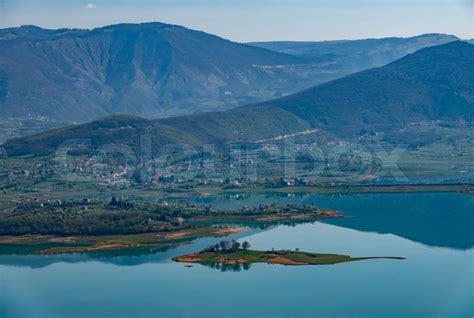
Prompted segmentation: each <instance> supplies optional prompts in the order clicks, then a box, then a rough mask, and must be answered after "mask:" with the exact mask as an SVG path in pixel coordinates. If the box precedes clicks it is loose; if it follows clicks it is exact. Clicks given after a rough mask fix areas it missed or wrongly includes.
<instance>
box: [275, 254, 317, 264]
mask: <svg viewBox="0 0 474 318" xmlns="http://www.w3.org/2000/svg"><path fill="white" fill-rule="evenodd" d="M267 263H269V264H279V265H308V263H305V262H296V261H293V260H291V259H288V258H285V257H282V256H276V257H272V258H269V259H267Z"/></svg>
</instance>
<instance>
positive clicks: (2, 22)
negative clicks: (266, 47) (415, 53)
mask: <svg viewBox="0 0 474 318" xmlns="http://www.w3.org/2000/svg"><path fill="white" fill-rule="evenodd" d="M152 21H159V22H165V23H171V24H178V25H182V26H185V27H188V28H191V29H197V30H202V31H205V32H208V33H212V34H216V35H219V36H221V37H224V38H227V39H230V40H233V41H238V42H250V41H274V40H295V41H296V40H298V41H319V40H338V39H360V38H380V37H388V36H403V37H406V36H414V35H419V34H423V33H447V34H453V35H456V36H458V37H460V38H463V39H471V38H474V0H360V1H350V0H86V1H80V0H62V1H60V0H0V28H5V27H15V26H20V25H25V24H28V25H37V26H41V27H45V28H64V27H68V28H94V27H100V26H104V25H109V24H116V23H121V22H152Z"/></svg>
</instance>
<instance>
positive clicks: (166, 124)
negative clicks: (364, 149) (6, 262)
mask: <svg viewBox="0 0 474 318" xmlns="http://www.w3.org/2000/svg"><path fill="white" fill-rule="evenodd" d="M473 118H474V46H473V45H471V44H468V43H466V42H459V41H457V42H452V43H449V44H444V45H440V46H435V47H430V48H425V49H422V50H420V51H417V52H415V53H413V54H411V55H408V56H406V57H404V58H402V59H399V60H397V61H395V62H393V63H391V64H389V65H386V66H383V67H380V68H375V69H371V70H368V71H363V72H360V73H357V74H353V75H349V76H346V77H344V78H341V79H338V80H335V81H332V82H329V83H325V84H321V85H318V86H315V87H313V88H310V89H307V90H305V91H303V92H300V93H297V94H294V95H291V96H287V97H284V98H280V99H276V100H273V101H269V102H265V103H262V104H255V105H250V106H243V107H238V108H236V109H233V110H229V111H225V112H214V113H204V114H198V115H191V116H183V117H174V118H168V119H159V120H145V119H140V118H134V117H127V116H120V117H110V118H106V119H103V120H99V121H95V122H92V123H89V124H85V125H79V126H74V127H69V128H64V129H58V130H53V131H49V132H45V133H40V134H37V135H34V136H30V137H26V138H20V139H16V140H12V141H10V142H8V143H7V144H6V145H5V148H6V150H7V152H8V154H9V155H20V154H28V153H38V152H52V151H54V150H55V149H56V148H57V147H58V145H60V144H61V143H62V142H64V141H65V140H68V139H71V138H90V140H91V142H92V145H93V146H98V145H101V144H105V143H111V142H113V143H123V144H127V145H131V146H132V147H136V146H137V144H138V139H139V137H138V136H140V135H143V134H149V135H150V136H151V137H152V143H153V145H154V146H156V147H159V146H163V145H166V144H170V143H186V144H190V145H201V144H202V143H217V144H225V143H227V142H255V141H259V140H263V139H271V138H275V137H278V136H282V135H286V134H291V133H301V132H303V131H307V130H309V129H319V130H320V131H321V132H323V133H324V132H327V133H329V134H335V135H339V136H343V137H345V136H351V135H353V134H359V132H360V130H361V129H366V130H373V131H384V132H390V131H391V130H392V129H394V128H400V127H402V126H404V125H406V124H408V123H411V122H420V121H432V120H448V121H459V120H466V121H472V120H473Z"/></svg>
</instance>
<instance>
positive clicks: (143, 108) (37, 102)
mask: <svg viewBox="0 0 474 318" xmlns="http://www.w3.org/2000/svg"><path fill="white" fill-rule="evenodd" d="M455 39H456V38H455V37H452V36H447V35H440V34H438V35H424V36H419V37H417V38H416V39H414V38H409V39H396V40H393V39H380V40H365V41H342V42H341V43H342V44H337V45H334V44H331V45H329V44H328V43H326V44H319V46H323V47H324V48H322V47H321V48H320V49H318V52H319V53H318V54H316V55H314V54H313V55H311V54H306V53H301V52H300V53H298V52H296V51H295V50H290V51H291V52H289V53H291V54H288V52H276V51H271V50H268V49H266V48H260V47H256V46H255V45H256V44H253V45H247V44H240V43H235V42H231V41H228V40H225V39H222V38H219V37H217V36H214V35H210V34H206V33H204V32H199V31H194V30H190V29H187V28H184V27H181V26H176V25H169V24H163V23H142V24H118V25H112V26H106V27H102V28H97V29H93V30H81V29H58V30H46V29H42V28H39V27H35V26H23V27H19V28H8V29H1V30H0V110H1V116H0V142H1V141H2V140H3V141H4V140H6V139H9V138H12V137H15V136H19V135H25V134H29V133H32V132H36V131H38V130H45V129H47V128H51V127H59V126H65V125H69V124H75V123H83V122H87V121H90V120H94V119H97V118H99V117H102V116H108V115H112V114H129V115H136V116H142V117H146V118H162V117H170V116H178V115H186V114H192V113H199V112H204V111H221V110H226V109H230V108H234V107H237V106H240V105H244V104H249V103H258V102H261V101H266V100H270V99H274V98H278V97H282V96H286V95H288V94H291V93H295V92H297V91H300V90H302V89H305V88H308V87H311V86H313V85H317V84H320V83H324V82H327V81H330V80H333V79H336V78H340V77H342V76H344V75H347V74H349V73H353V72H356V71H360V70H363V69H366V68H370V67H372V66H374V65H377V66H378V65H381V64H385V63H388V62H391V61H393V60H395V59H396V58H398V57H401V56H403V55H406V54H408V53H411V52H413V51H415V50H416V49H418V48H422V47H425V46H432V45H437V44H442V43H445V42H449V41H452V40H455ZM337 43H339V42H337ZM260 46H264V45H260ZM369 47H371V49H367V48H369ZM272 49H274V50H277V51H285V50H282V49H279V48H277V47H272ZM365 51H367V52H368V53H367V54H362V53H361V52H365ZM374 52H376V53H374ZM293 53H294V54H293ZM335 57H337V58H335Z"/></svg>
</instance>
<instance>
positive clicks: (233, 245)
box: [231, 240, 240, 252]
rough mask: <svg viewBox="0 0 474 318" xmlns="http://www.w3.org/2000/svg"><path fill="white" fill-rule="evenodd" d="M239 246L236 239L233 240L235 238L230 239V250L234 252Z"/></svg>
mask: <svg viewBox="0 0 474 318" xmlns="http://www.w3.org/2000/svg"><path fill="white" fill-rule="evenodd" d="M239 248H240V243H239V242H237V241H235V240H232V247H231V249H232V251H234V252H235V251H237V250H238V249H239Z"/></svg>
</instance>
